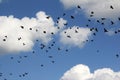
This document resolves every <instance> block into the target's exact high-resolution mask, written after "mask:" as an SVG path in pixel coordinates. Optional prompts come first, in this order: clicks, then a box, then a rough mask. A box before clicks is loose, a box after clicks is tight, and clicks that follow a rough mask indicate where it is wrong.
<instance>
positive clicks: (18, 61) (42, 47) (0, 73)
mask: <svg viewBox="0 0 120 80" xmlns="http://www.w3.org/2000/svg"><path fill="white" fill-rule="evenodd" d="M77 8H78V9H82V7H81V6H80V5H78V6H77ZM110 9H114V7H113V6H112V5H110ZM94 13H95V12H94V11H91V13H90V18H89V19H88V22H91V21H92V20H91V17H94ZM66 15H67V14H66V13H63V15H62V16H63V17H64V16H66ZM46 18H47V19H49V18H50V16H47V17H46ZM70 18H71V19H72V20H74V19H75V16H73V15H71V16H70ZM59 19H60V17H58V18H57V21H56V22H57V23H59ZM105 20H107V18H104V17H102V18H100V19H98V20H96V22H97V23H99V24H101V25H105V23H104V22H105ZM118 21H120V17H119V18H118ZM114 24H115V22H114V21H112V20H111V21H110V25H114ZM64 25H65V26H67V25H68V23H66V24H64ZM86 27H89V25H88V24H86ZM20 28H21V29H24V26H22V25H21V26H20ZM68 28H70V29H72V27H68ZM58 29H60V27H58ZM78 29H79V27H77V28H76V30H75V33H76V34H77V33H79V31H78ZM29 30H33V29H32V28H29ZM90 31H91V32H93V35H94V36H96V34H97V32H99V30H98V28H97V27H92V28H90ZM36 32H38V30H37V29H36ZM103 32H105V33H107V32H109V30H108V29H106V28H105V27H103ZM43 33H44V34H46V33H47V32H46V31H43ZM66 33H67V32H66V31H65V32H64V34H66ZM114 33H115V34H117V33H120V29H118V30H116V31H114ZM51 34H52V35H54V33H53V32H51ZM7 37H8V36H7V35H6V36H5V37H4V39H3V41H4V42H5V41H7V40H6V39H7ZM66 37H67V38H69V39H71V37H72V36H71V35H66ZM21 39H22V37H18V41H19V40H21ZM88 41H89V40H86V41H85V42H88ZM90 41H91V42H93V41H94V40H93V39H92V40H90ZM36 42H37V43H40V41H39V40H36ZM25 45H27V44H26V43H23V46H25ZM54 46H55V47H54ZM53 47H54V48H53ZM55 48H56V50H58V51H61V50H64V52H69V49H62V48H61V47H56V41H52V42H51V43H50V45H45V44H43V43H40V44H39V49H40V50H44V51H45V53H48V52H49V51H50V50H51V49H55ZM36 52H37V51H36V50H33V51H32V53H33V54H36ZM98 52H99V50H97V53H98ZM115 56H116V58H119V56H120V54H119V53H118V54H116V55H115ZM23 58H25V59H27V58H28V55H24V56H19V60H17V63H19V64H20V63H22V59H23ZM48 58H50V59H53V58H54V57H53V55H48ZM10 59H11V60H14V57H10ZM51 63H53V64H54V63H55V60H52V61H51ZM40 66H41V67H44V64H40ZM3 74H4V73H3V72H0V80H9V79H7V78H3V77H4V75H3ZM9 75H10V76H12V75H13V73H12V72H11V73H10V74H9ZM27 75H29V73H28V72H23V73H22V74H19V75H18V76H19V77H26V76H27ZM2 78H3V79H2Z"/></svg>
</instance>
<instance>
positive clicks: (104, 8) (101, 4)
mask: <svg viewBox="0 0 120 80" xmlns="http://www.w3.org/2000/svg"><path fill="white" fill-rule="evenodd" d="M60 2H61V3H62V4H63V5H64V6H65V8H67V9H68V8H73V7H77V5H80V6H81V8H82V9H83V11H84V12H85V13H86V14H87V15H89V14H90V12H91V11H94V14H95V15H94V17H95V18H101V17H105V18H109V19H115V18H117V17H120V14H119V13H120V5H119V4H120V0H99V1H98V0H60ZM111 5H112V6H113V8H114V9H111V8H110V6H111Z"/></svg>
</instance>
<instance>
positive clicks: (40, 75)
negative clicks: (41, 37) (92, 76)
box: [0, 0, 120, 80]
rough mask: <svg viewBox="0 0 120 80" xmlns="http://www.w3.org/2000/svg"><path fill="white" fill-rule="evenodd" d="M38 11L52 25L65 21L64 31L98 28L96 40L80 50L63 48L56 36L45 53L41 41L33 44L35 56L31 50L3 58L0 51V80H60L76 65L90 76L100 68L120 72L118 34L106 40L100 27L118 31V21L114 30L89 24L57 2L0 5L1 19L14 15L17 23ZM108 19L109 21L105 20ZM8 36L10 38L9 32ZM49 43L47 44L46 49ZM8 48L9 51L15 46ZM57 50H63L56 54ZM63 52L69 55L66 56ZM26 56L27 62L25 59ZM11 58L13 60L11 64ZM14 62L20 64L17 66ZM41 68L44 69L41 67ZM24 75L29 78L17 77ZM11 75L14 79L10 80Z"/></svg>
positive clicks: (9, 0) (17, 0)
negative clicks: (85, 70)
mask: <svg viewBox="0 0 120 80" xmlns="http://www.w3.org/2000/svg"><path fill="white" fill-rule="evenodd" d="M61 1H62V0H61ZM39 11H44V12H45V13H46V14H47V15H50V16H51V17H52V19H53V20H54V22H55V21H56V20H57V17H61V18H63V19H64V20H67V23H68V25H67V26H66V27H65V29H67V28H69V27H73V26H79V27H85V25H86V24H89V25H90V26H89V27H97V28H98V30H99V32H98V33H96V34H97V35H96V36H93V35H92V36H91V37H90V38H89V40H92V39H93V40H94V41H93V42H90V41H89V42H88V43H86V44H85V45H84V46H83V47H82V48H81V47H79V46H77V45H74V44H72V45H65V44H63V43H61V42H60V41H59V39H60V35H59V33H58V34H56V35H55V36H54V37H53V38H52V39H53V40H52V41H55V42H56V44H55V46H54V47H53V48H52V49H51V50H49V52H48V53H46V52H45V50H46V49H45V50H41V49H40V48H39V45H40V43H42V41H40V42H39V43H37V42H36V43H35V41H34V43H35V44H34V46H32V50H34V51H35V53H34V54H33V53H32V50H28V51H24V50H23V51H22V50H21V51H19V52H14V51H13V52H9V50H8V52H7V54H6V53H3V52H2V49H0V50H1V51H0V52H1V53H0V54H1V55H0V72H2V73H3V77H0V80H4V78H7V80H59V79H60V78H61V77H62V76H63V74H64V73H65V72H66V71H67V70H68V69H70V68H71V67H73V66H75V65H77V64H85V65H87V66H89V68H90V71H91V72H94V71H95V70H96V69H100V68H111V69H112V70H113V71H120V65H119V64H120V58H116V54H119V52H120V49H119V48H120V44H119V42H120V41H119V40H120V37H119V35H120V33H118V34H113V35H112V36H109V35H107V34H106V33H104V32H103V27H105V28H109V29H112V30H117V29H118V28H119V25H120V24H119V22H118V21H115V23H116V24H115V25H113V26H109V23H107V22H106V25H105V26H101V25H100V24H98V23H97V22H95V20H96V18H92V19H91V20H92V22H88V21H87V19H88V17H87V16H86V15H87V12H85V11H84V10H79V9H76V8H72V9H71V8H69V9H66V8H65V7H64V5H63V4H62V3H61V2H60V1H59V0H54V1H50V0H3V1H2V2H1V3H0V16H9V15H13V16H14V17H15V18H18V19H22V18H24V17H26V16H27V17H29V18H31V17H34V18H35V17H36V13H38V12H39ZM63 13H66V16H62V15H63ZM71 15H74V16H75V19H74V20H72V19H70V16H71ZM107 18H108V19H109V17H108V16H107ZM11 24H13V23H11ZM11 24H10V25H11ZM14 24H15V23H14ZM48 26H49V25H48ZM0 27H1V26H0ZM111 27H112V28H111ZM9 28H10V26H9ZM0 31H1V30H0ZM10 33H11V34H12V32H10ZM13 34H14V33H13ZM52 41H50V42H49V43H48V44H47V47H48V46H49V45H50V44H51V43H52ZM13 43H14V42H13ZM0 44H2V42H1V43H0ZM8 46H11V47H12V46H14V44H13V45H8ZM16 47H17V46H16ZM58 47H60V48H61V49H62V50H60V51H58V50H57V48H58ZM0 48H1V47H0ZM5 49H7V48H5ZM66 49H68V50H69V51H68V52H66V51H65V50H66ZM97 50H99V52H97ZM26 55H27V56H28V57H27V58H25V57H24V56H26ZM50 55H52V56H53V58H52V59H49V58H48V56H50ZM20 56H22V59H20V58H19V57H20ZM11 57H13V60H11ZM17 61H21V62H20V63H17ZM51 61H55V63H54V64H53V63H51ZM41 64H43V65H44V66H43V67H41ZM25 72H28V75H26V76H25V77H19V75H21V74H24V73H25ZM10 73H12V74H13V75H12V76H10V75H9V74H10Z"/></svg>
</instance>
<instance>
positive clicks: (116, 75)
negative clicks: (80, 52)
mask: <svg viewBox="0 0 120 80" xmlns="http://www.w3.org/2000/svg"><path fill="white" fill-rule="evenodd" d="M60 80H120V72H114V71H113V70H111V69H110V68H103V69H98V70H95V71H94V73H91V72H90V69H89V67H88V66H86V65H83V64H79V65H76V66H74V67H73V68H71V69H70V70H68V71H67V72H65V73H64V75H63V76H62V77H61V79H60Z"/></svg>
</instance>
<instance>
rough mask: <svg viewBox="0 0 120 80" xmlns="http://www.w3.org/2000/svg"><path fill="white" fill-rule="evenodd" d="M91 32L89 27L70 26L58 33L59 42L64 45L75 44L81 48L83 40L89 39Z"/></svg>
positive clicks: (83, 43)
mask: <svg viewBox="0 0 120 80" xmlns="http://www.w3.org/2000/svg"><path fill="white" fill-rule="evenodd" d="M91 34H92V32H91V31H90V29H89V28H83V27H78V26H73V27H72V28H68V29H64V30H63V31H62V32H61V33H60V42H62V43H63V44H65V45H70V46H77V47H80V48H82V47H83V46H84V45H85V41H86V40H89V38H90V36H91Z"/></svg>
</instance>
